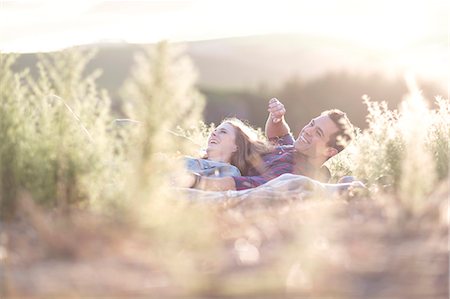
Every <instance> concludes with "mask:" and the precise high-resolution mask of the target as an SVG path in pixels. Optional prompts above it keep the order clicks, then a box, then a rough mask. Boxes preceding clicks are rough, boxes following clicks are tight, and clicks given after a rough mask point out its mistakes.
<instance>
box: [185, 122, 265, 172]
mask: <svg viewBox="0 0 450 299" xmlns="http://www.w3.org/2000/svg"><path fill="white" fill-rule="evenodd" d="M268 148H269V146H268V145H267V144H266V143H265V142H263V141H260V140H258V135H257V133H256V131H255V130H254V129H253V128H251V127H250V126H248V125H246V124H245V123H243V122H242V121H241V120H239V119H237V118H228V119H225V120H224V121H222V123H221V124H220V125H219V126H218V127H216V128H215V129H214V131H213V132H211V134H210V136H209V138H208V146H207V148H206V154H205V156H204V157H202V158H192V157H186V167H187V170H188V171H190V172H194V173H197V174H199V175H201V176H209V177H225V176H241V175H244V176H245V175H247V173H248V171H249V169H250V168H252V167H258V165H263V163H262V160H261V155H262V154H264V153H266V152H267V151H268Z"/></svg>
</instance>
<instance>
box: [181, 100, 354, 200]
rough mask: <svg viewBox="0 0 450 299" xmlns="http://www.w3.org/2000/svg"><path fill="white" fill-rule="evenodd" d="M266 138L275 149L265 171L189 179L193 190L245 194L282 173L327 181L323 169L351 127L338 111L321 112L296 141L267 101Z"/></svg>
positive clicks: (276, 106) (276, 104)
mask: <svg viewBox="0 0 450 299" xmlns="http://www.w3.org/2000/svg"><path fill="white" fill-rule="evenodd" d="M268 111H269V117H268V119H267V122H266V135H267V137H268V138H269V140H271V141H272V142H274V143H276V144H277V145H278V146H277V147H274V150H273V151H271V152H270V153H268V154H266V155H263V156H262V159H263V161H264V164H265V165H264V166H265V167H264V170H263V171H257V170H256V168H255V169H254V170H253V172H252V173H251V175H250V176H239V177H223V178H205V177H199V176H193V177H192V184H191V185H190V186H191V187H192V188H197V189H203V190H215V191H224V190H244V189H248V188H254V187H257V186H259V185H262V184H264V183H267V182H268V181H270V180H271V179H274V178H276V177H278V176H280V175H282V174H284V173H293V174H300V175H304V176H308V177H311V178H314V179H317V180H321V181H328V179H329V176H330V174H329V171H328V169H326V168H325V167H322V166H323V163H325V162H326V161H327V160H328V159H329V158H331V157H333V156H334V155H336V154H337V153H339V152H340V151H342V150H343V149H344V148H345V146H346V145H347V144H348V143H349V142H350V141H351V140H352V138H353V125H352V124H351V123H350V121H349V120H348V118H347V116H346V115H345V113H343V112H342V111H340V110H337V109H334V110H328V111H324V112H323V113H322V114H321V115H319V116H317V117H315V118H313V119H312V120H311V121H310V122H309V124H307V125H306V126H305V127H304V128H303V129H302V130H301V132H300V133H299V135H298V137H297V139H296V140H294V138H293V137H292V135H291V133H290V128H289V125H288V124H287V122H286V120H285V118H284V115H285V113H286V109H285V108H284V105H283V104H282V103H281V102H280V101H278V100H277V99H275V98H273V99H271V100H270V101H269V107H268Z"/></svg>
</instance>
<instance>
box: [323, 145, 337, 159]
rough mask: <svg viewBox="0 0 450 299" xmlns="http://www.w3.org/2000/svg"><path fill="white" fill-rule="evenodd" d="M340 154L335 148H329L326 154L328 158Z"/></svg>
mask: <svg viewBox="0 0 450 299" xmlns="http://www.w3.org/2000/svg"><path fill="white" fill-rule="evenodd" d="M337 153H338V150H337V149H335V148H334V147H328V148H327V151H326V154H327V156H328V157H333V156H334V155H336V154H337Z"/></svg>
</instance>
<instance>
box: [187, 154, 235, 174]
mask: <svg viewBox="0 0 450 299" xmlns="http://www.w3.org/2000/svg"><path fill="white" fill-rule="evenodd" d="M184 159H185V161H186V169H187V170H189V171H192V172H196V173H198V174H200V175H202V176H207V177H228V176H240V175H241V172H240V171H239V169H238V168H237V167H236V166H234V165H231V164H229V163H225V162H216V161H212V160H208V159H197V158H192V157H185V158H184Z"/></svg>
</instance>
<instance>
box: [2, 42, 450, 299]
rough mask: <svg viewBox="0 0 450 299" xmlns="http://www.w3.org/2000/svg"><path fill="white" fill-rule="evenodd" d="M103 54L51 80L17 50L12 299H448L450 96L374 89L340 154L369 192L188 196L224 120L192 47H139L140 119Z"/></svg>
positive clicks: (6, 127) (5, 280) (7, 196)
mask: <svg viewBox="0 0 450 299" xmlns="http://www.w3.org/2000/svg"><path fill="white" fill-rule="evenodd" d="M93 54H94V53H85V52H83V51H81V52H80V51H67V52H61V53H55V54H52V55H43V56H42V57H41V62H40V63H39V66H38V68H39V70H40V76H39V78H38V79H37V80H33V79H31V77H30V76H29V75H28V73H27V71H24V72H22V73H19V74H18V73H14V72H12V71H11V65H12V64H13V63H14V61H15V57H14V56H11V55H5V54H1V61H0V76H1V77H0V96H1V99H0V100H1V103H2V105H1V106H0V140H1V143H0V188H1V198H0V200H1V211H0V212H1V220H0V262H1V263H0V267H1V268H0V295H1V297H2V298H25V297H26V298H30V297H35V298H86V297H136V296H146V297H150V298H171V297H183V298H212V297H214V298H230V297H235V298H301V297H305V298H448V289H449V288H448V287H449V286H448V283H449V273H448V264H449V260H448V259H449V255H448V228H449V223H450V220H449V213H448V208H449V206H448V198H449V181H448V166H449V160H448V156H449V139H450V123H449V122H450V117H449V116H450V115H449V107H450V105H449V101H448V100H445V99H440V98H438V99H437V102H438V107H439V108H438V109H437V110H431V109H429V108H428V107H427V106H426V105H425V104H424V103H425V102H424V101H423V99H422V98H421V95H420V91H419V90H418V89H417V87H416V86H414V84H413V82H412V81H411V82H409V85H410V94H409V95H407V97H405V99H404V101H403V104H402V106H401V107H400V109H399V110H398V111H390V110H388V109H387V106H386V105H385V104H383V103H377V102H371V101H370V100H369V99H368V98H366V100H365V101H366V103H367V106H368V112H369V115H368V121H369V129H368V130H366V131H364V132H359V134H358V138H357V140H356V141H355V142H354V143H353V144H352V145H351V146H350V148H348V149H347V150H346V151H345V152H343V153H342V154H340V155H339V156H338V157H336V158H334V159H332V160H331V161H330V162H329V165H328V166H329V167H330V169H331V171H332V173H333V175H334V177H336V178H337V177H340V176H342V175H347V174H353V175H356V176H357V177H359V178H364V179H366V180H367V185H368V187H369V188H368V191H367V192H360V193H358V192H353V193H349V194H345V195H342V196H340V197H333V198H320V197H319V198H318V197H312V198H311V197H309V198H301V197H300V198H296V199H292V198H286V197H283V194H282V193H279V194H277V193H274V196H273V197H272V198H267V199H261V198H252V197H251V196H249V197H247V198H246V199H245V200H244V201H240V202H238V203H236V202H234V201H233V198H230V200H225V201H221V202H217V203H214V202H203V201H201V200H199V201H192V200H191V201H188V200H186V199H185V198H183V194H181V193H179V192H177V191H176V190H174V189H173V188H171V187H170V186H169V180H170V173H173V172H176V171H178V169H179V165H177V164H176V163H174V161H175V160H176V159H174V157H177V156H179V155H182V154H192V153H195V152H196V151H197V150H198V146H199V145H198V144H199V143H202V142H203V141H204V135H205V133H206V131H207V130H208V128H209V127H208V126H206V125H199V124H198V120H199V119H200V115H201V111H202V109H203V105H204V100H203V99H202V97H201V95H200V94H199V93H198V92H197V91H196V89H195V71H194V70H193V67H192V65H191V63H190V61H189V59H188V58H187V57H185V56H183V54H182V52H180V51H179V50H177V49H173V48H172V47H171V46H170V45H169V44H167V43H160V44H159V45H157V46H156V47H155V48H153V49H149V50H146V51H143V52H142V54H141V55H140V56H139V57H137V59H136V66H135V70H134V72H133V75H132V77H131V78H130V79H129V80H128V81H127V82H126V84H125V86H124V87H123V98H124V102H123V105H124V110H125V111H127V113H128V115H129V117H131V118H133V119H136V120H139V121H140V123H139V125H135V126H132V127H131V128H127V127H117V126H116V125H114V122H113V121H112V120H113V118H114V117H113V115H111V113H110V103H109V99H108V95H107V93H106V92H105V91H101V90H98V89H97V87H96V85H95V79H96V76H98V73H96V72H95V73H93V74H86V73H85V71H84V67H85V65H86V63H87V61H88V60H89V59H90V57H91V56H92V55H93ZM169 132H184V135H185V137H188V138H179V136H178V135H179V134H173V133H169ZM189 140H191V141H192V140H195V142H193V143H192V142H189Z"/></svg>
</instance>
